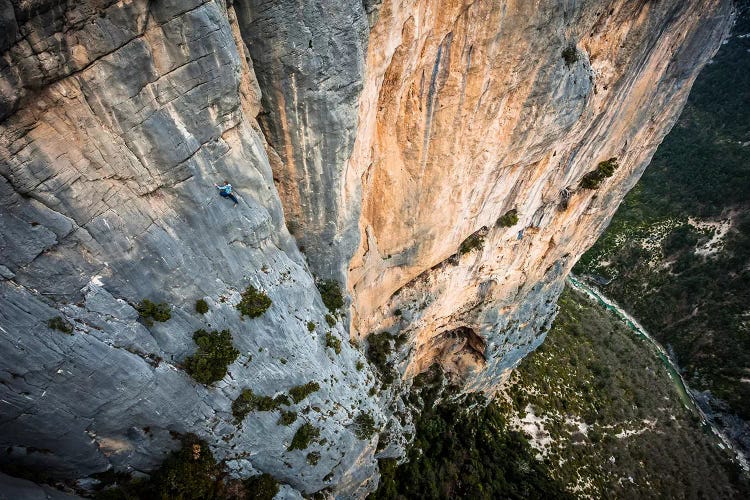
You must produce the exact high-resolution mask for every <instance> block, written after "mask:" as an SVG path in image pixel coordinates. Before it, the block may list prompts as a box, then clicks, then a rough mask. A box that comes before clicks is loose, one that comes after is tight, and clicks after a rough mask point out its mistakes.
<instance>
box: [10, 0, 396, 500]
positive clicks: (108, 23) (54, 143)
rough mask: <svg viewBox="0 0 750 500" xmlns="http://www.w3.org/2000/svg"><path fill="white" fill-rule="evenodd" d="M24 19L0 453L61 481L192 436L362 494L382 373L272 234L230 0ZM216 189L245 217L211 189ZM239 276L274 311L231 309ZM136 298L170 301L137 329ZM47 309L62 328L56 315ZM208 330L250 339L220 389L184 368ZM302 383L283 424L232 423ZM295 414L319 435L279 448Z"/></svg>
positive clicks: (275, 222) (264, 161)
mask: <svg viewBox="0 0 750 500" xmlns="http://www.w3.org/2000/svg"><path fill="white" fill-rule="evenodd" d="M29 9H30V10H23V9H21V8H19V7H17V6H16V22H17V26H18V28H17V32H18V34H17V36H16V38H15V41H14V43H13V44H12V45H11V47H10V49H8V51H7V52H6V58H5V60H6V62H7V60H8V59H10V61H11V63H10V64H11V70H8V69H7V68H6V69H4V70H3V73H2V76H3V80H2V89H3V92H4V93H3V98H4V99H6V100H5V102H6V103H10V104H9V105H8V106H6V107H5V108H4V109H6V114H5V115H4V117H5V118H4V120H3V121H2V124H1V125H0V205H1V206H2V210H1V211H0V228H1V229H2V231H1V233H0V255H2V260H1V261H2V268H1V270H2V276H3V279H2V281H0V334H1V335H0V352H1V353H2V360H3V361H2V366H0V421H2V431H0V443H1V445H2V446H0V447H1V448H2V450H3V452H2V453H0V462H6V463H7V462H13V463H17V464H27V465H30V466H37V467H40V466H41V467H43V468H44V469H45V470H47V471H49V472H50V473H53V474H57V475H60V476H63V477H69V478H79V477H83V476H87V475H89V474H92V473H95V472H100V471H104V470H107V469H108V468H110V467H115V468H117V469H119V470H130V471H133V470H137V471H145V470H149V469H151V468H153V467H154V466H156V465H157V464H158V463H159V462H160V461H161V460H162V458H163V457H164V455H165V453H167V452H168V451H169V450H170V449H173V448H175V447H176V446H177V445H178V444H177V441H176V440H175V439H174V437H173V436H174V433H185V432H193V433H196V434H198V435H199V436H201V437H203V438H204V439H206V440H207V441H208V442H209V443H211V446H212V448H213V451H214V454H215V455H216V456H217V458H219V459H221V460H225V461H227V464H228V467H229V468H230V469H231V470H233V471H234V472H235V473H236V474H238V475H241V476H247V475H250V474H255V473H258V472H270V473H272V474H273V475H274V476H275V477H277V478H278V479H279V480H280V481H283V482H286V483H288V484H290V485H291V486H293V487H294V488H297V489H298V490H300V491H304V492H313V491H317V490H320V489H322V488H325V487H332V488H333V489H340V490H342V491H344V492H348V493H349V494H355V492H356V491H358V488H360V487H363V485H365V484H367V482H368V481H370V480H371V478H373V477H374V471H375V461H374V459H373V451H374V450H373V448H374V442H372V443H371V442H367V441H364V440H359V439H357V438H356V437H355V435H354V433H353V426H352V420H353V418H354V417H355V416H356V415H357V414H358V413H359V412H368V413H371V414H372V415H373V416H374V417H375V418H376V420H378V421H381V420H383V416H382V411H381V410H380V408H378V407H377V406H376V405H375V404H374V403H373V402H372V401H370V399H369V398H368V392H369V390H370V387H371V385H372V383H373V382H374V378H373V375H372V374H371V373H370V371H369V369H364V370H361V371H358V370H357V369H356V368H355V364H356V363H357V361H359V360H361V359H362V355H361V353H360V352H359V351H357V350H356V349H354V348H353V347H352V346H351V345H350V344H349V342H347V333H346V330H345V328H344V326H343V324H342V323H341V322H338V323H337V324H336V325H335V326H334V327H332V328H329V327H328V326H327V323H326V321H325V319H324V315H325V313H327V311H326V310H325V308H324V306H323V305H322V302H321V299H320V296H319V294H318V293H317V290H316V288H315V285H314V283H313V280H312V277H311V274H310V272H309V270H308V268H307V265H306V263H305V261H304V259H303V257H302V255H301V254H300V253H299V252H298V250H297V247H296V244H295V242H294V241H293V239H292V238H291V237H290V236H289V234H288V232H287V230H286V228H285V224H284V220H283V213H282V207H281V204H280V201H279V198H278V195H277V192H276V189H275V187H274V184H273V180H272V171H271V167H270V164H269V160H268V157H267V155H266V144H265V140H264V137H263V135H262V134H261V132H260V128H259V126H258V124H257V122H256V121H255V115H256V114H257V111H258V109H259V105H260V103H259V101H258V99H259V92H258V88H257V82H256V81H255V76H254V73H253V70H252V66H251V65H250V62H249V61H248V60H247V59H246V57H245V54H244V52H245V48H244V44H243V43H242V41H241V39H240V38H239V30H238V27H237V24H236V18H235V15H234V10H233V8H232V7H231V6H229V7H227V6H225V5H224V3H223V2H214V1H208V2H155V3H153V2H152V3H149V2H145V1H135V2H128V3H114V2H110V3H107V4H103V3H101V2H90V3H86V2H84V3H80V2H68V3H65V2H55V3H49V4H41V3H40V4H37V5H36V6H35V7H34V8H31V7H29ZM24 33H25V35H23V34H24ZM9 89H10V92H6V91H8V90H9ZM8 113H10V114H8ZM223 179H227V180H230V182H231V183H232V184H233V185H234V186H235V189H236V192H237V194H238V196H239V197H240V204H239V206H238V207H237V208H233V207H232V204H231V203H230V202H228V201H227V200H224V199H222V198H220V197H219V196H218V193H217V191H216V189H215V188H214V186H213V183H214V182H221V181H222V180H223ZM249 284H253V285H254V286H256V287H258V288H260V289H262V290H265V292H266V293H267V294H268V295H269V297H270V298H271V299H272V300H273V305H272V306H271V308H270V309H269V310H268V311H267V312H266V313H265V314H264V315H263V316H262V317H260V318H257V319H247V318H246V319H245V320H244V321H243V320H241V319H240V317H239V313H238V311H236V310H235V308H234V305H235V304H236V303H237V302H238V300H239V293H240V292H241V291H242V290H244V288H245V287H246V286H248V285H249ZM143 298H149V299H151V300H153V301H156V302H162V301H163V302H166V303H168V304H169V305H170V306H171V307H172V319H170V320H169V321H167V322H166V323H156V324H155V325H154V326H151V327H146V326H145V325H144V324H142V323H141V322H139V321H138V315H137V312H136V311H135V309H134V308H133V306H134V305H135V304H137V303H138V302H139V301H140V300H141V299H143ZM199 298H205V299H206V300H207V302H208V303H209V306H210V312H209V313H207V314H206V315H205V316H201V315H199V314H197V313H196V312H195V311H194V305H195V301H196V300H197V299H199ZM58 315H60V316H62V317H63V318H65V320H67V321H69V322H70V323H71V324H72V325H73V326H74V328H75V330H74V332H73V334H72V335H66V334H64V333H62V332H59V331H55V330H51V329H49V328H48V327H47V321H48V320H49V319H50V318H52V317H55V316H58ZM309 321H312V322H314V323H315V324H316V325H317V326H316V330H315V331H314V332H309V331H308V328H307V323H308V322H309ZM199 328H207V329H229V330H230V331H231V332H232V336H233V339H234V344H235V346H236V347H237V348H238V349H239V350H240V351H241V355H240V357H239V358H238V359H237V361H236V362H235V363H233V364H232V365H231V366H230V367H229V373H228V375H227V376H226V377H225V378H224V380H222V381H220V382H218V383H216V384H215V385H213V386H211V387H205V386H203V385H201V384H198V383H196V382H194V381H193V380H192V379H191V378H190V377H189V376H188V375H187V374H186V373H185V372H184V370H183V369H182V368H181V362H182V361H183V360H184V359H185V357H186V356H187V355H189V354H192V353H193V352H194V351H195V350H196V346H195V344H194V343H193V341H192V338H191V337H192V333H193V332H194V331H195V330H197V329H199ZM327 332H330V333H331V334H332V335H333V336H335V337H338V338H339V339H341V344H342V349H341V353H340V354H337V353H335V352H334V351H333V350H332V349H331V348H327V347H326V345H325V335H326V333H327ZM309 381H317V382H318V383H319V384H320V386H321V389H320V390H319V391H317V392H315V393H313V394H312V395H310V396H309V397H308V398H306V399H305V400H304V401H302V402H300V403H299V404H292V405H291V407H290V408H289V409H290V410H295V411H298V413H299V418H298V419H297V421H296V422H295V423H294V424H292V425H290V426H282V425H278V424H277V421H278V418H279V413H278V412H256V413H253V414H251V415H250V416H248V417H247V418H246V419H245V421H244V422H242V423H241V424H237V423H235V422H234V417H233V416H232V414H231V402H232V400H233V399H234V398H235V397H236V396H237V395H238V394H239V393H240V392H241V390H242V389H244V388H251V389H252V390H253V391H254V392H255V393H256V394H262V395H271V396H273V395H276V394H280V393H284V392H286V391H288V390H289V389H290V388H291V387H293V386H296V385H300V384H303V383H306V382H309ZM306 421H308V422H310V423H312V424H313V425H315V426H316V427H318V428H320V431H321V436H320V440H319V441H318V442H317V443H316V444H313V445H311V447H310V448H309V449H308V450H304V451H291V452H289V451H287V447H288V445H289V443H290V441H291V439H292V436H293V435H294V433H295V431H296V430H297V428H298V427H299V426H300V425H301V424H302V423H303V422H306ZM321 443H325V444H321ZM311 451H318V452H320V453H321V455H322V457H321V459H320V461H319V462H318V463H317V465H311V464H309V463H308V461H307V459H306V455H307V453H308V452H311Z"/></svg>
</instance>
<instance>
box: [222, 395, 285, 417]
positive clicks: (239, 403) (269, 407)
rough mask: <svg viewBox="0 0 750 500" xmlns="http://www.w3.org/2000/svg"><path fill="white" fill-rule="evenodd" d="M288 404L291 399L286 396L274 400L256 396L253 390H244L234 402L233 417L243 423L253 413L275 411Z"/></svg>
mask: <svg viewBox="0 0 750 500" xmlns="http://www.w3.org/2000/svg"><path fill="white" fill-rule="evenodd" d="M288 404H289V398H288V397H287V396H286V395H285V394H280V395H279V396H276V397H275V398H272V397H271V396H259V395H256V394H255V393H253V391H252V389H244V390H243V391H242V392H241V393H240V395H239V396H237V399H235V400H234V401H232V415H234V418H235V420H236V421H237V422H241V421H242V420H244V419H245V417H246V416H247V414H248V413H250V412H251V411H273V410H277V409H278V408H279V407H280V406H281V405H288Z"/></svg>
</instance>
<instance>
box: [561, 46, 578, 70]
mask: <svg viewBox="0 0 750 500" xmlns="http://www.w3.org/2000/svg"><path fill="white" fill-rule="evenodd" d="M562 58H563V60H564V61H565V64H566V65H567V66H573V65H574V64H575V63H576V62H578V50H577V49H576V46H575V45H574V44H572V43H571V44H570V45H568V46H567V47H565V49H563V51H562Z"/></svg>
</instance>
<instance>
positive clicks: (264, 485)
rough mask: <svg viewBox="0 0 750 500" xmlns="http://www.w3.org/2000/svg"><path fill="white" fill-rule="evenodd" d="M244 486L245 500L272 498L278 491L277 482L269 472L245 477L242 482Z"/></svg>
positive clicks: (267, 499) (266, 499)
mask: <svg viewBox="0 0 750 500" xmlns="http://www.w3.org/2000/svg"><path fill="white" fill-rule="evenodd" d="M242 484H243V486H244V487H245V497H244V498H246V499H247V500H273V498H274V497H275V496H276V495H277V494H278V492H279V483H278V482H277V481H276V479H274V478H273V476H272V475H271V474H260V475H259V476H253V477H250V478H247V479H245V480H244V481H243V482H242Z"/></svg>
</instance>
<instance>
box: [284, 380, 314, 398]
mask: <svg viewBox="0 0 750 500" xmlns="http://www.w3.org/2000/svg"><path fill="white" fill-rule="evenodd" d="M319 390H320V384H318V383H317V382H308V383H306V384H304V385H298V386H295V387H292V388H291V389H289V395H290V396H291V397H292V400H293V401H294V402H295V403H299V402H300V401H302V400H303V399H305V398H306V397H307V396H309V395H310V394H312V393H313V392H315V391H319Z"/></svg>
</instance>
